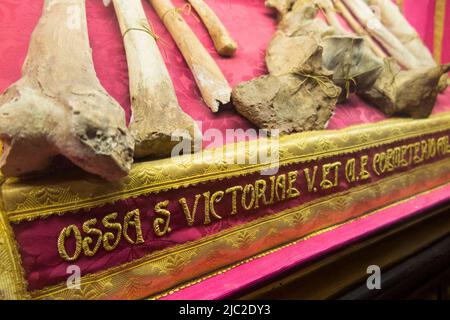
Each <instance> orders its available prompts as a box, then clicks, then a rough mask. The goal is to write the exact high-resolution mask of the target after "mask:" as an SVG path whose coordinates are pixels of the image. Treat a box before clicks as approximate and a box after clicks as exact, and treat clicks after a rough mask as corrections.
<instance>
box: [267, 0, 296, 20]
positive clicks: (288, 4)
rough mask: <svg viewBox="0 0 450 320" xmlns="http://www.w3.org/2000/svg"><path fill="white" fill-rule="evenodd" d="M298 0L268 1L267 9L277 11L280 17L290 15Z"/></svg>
mask: <svg viewBox="0 0 450 320" xmlns="http://www.w3.org/2000/svg"><path fill="white" fill-rule="evenodd" d="M295 1H296V0H266V2H265V5H266V7H267V8H272V9H275V10H276V11H277V13H278V15H279V16H280V17H283V16H284V15H285V14H286V13H288V12H289V11H290V10H291V8H292V6H293V5H294V3H295Z"/></svg>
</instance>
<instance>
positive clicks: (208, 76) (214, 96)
mask: <svg viewBox="0 0 450 320" xmlns="http://www.w3.org/2000/svg"><path fill="white" fill-rule="evenodd" d="M149 2H150V3H151V5H152V6H153V8H154V9H155V11H156V12H157V13H158V15H159V17H160V18H161V20H162V21H163V23H164V25H165V26H166V28H167V29H168V30H169V32H170V34H171V35H172V37H173V39H174V40H175V42H176V44H177V46H178V48H179V49H180V51H181V53H182V54H183V56H184V59H185V60H186V63H187V64H188V66H189V68H190V69H191V71H192V74H193V75H194V78H195V81H196V83H197V86H198V87H199V89H200V92H201V94H202V97H203V100H204V101H205V103H206V105H208V107H209V108H210V109H211V110H212V111H213V112H217V111H219V107H220V106H221V105H224V104H227V103H229V102H230V100H231V88H230V86H229V84H228V82H227V80H226V79H225V77H224V75H223V74H222V71H221V70H220V69H219V67H218V65H217V64H216V62H215V61H214V59H213V58H212V57H211V55H210V54H209V53H208V51H207V50H206V49H205V47H204V46H203V45H202V43H201V42H200V40H199V39H198V38H197V36H196V35H195V34H194V32H193V31H192V30H191V28H190V27H189V26H188V24H187V23H186V22H185V21H184V20H183V18H182V17H181V15H180V13H179V11H178V10H177V8H176V7H175V6H174V5H173V4H172V2H171V1H170V0H149Z"/></svg>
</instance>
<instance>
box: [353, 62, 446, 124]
mask: <svg viewBox="0 0 450 320" xmlns="http://www.w3.org/2000/svg"><path fill="white" fill-rule="evenodd" d="M449 70H450V64H448V65H444V66H435V67H422V68H417V69H414V70H401V68H400V66H399V65H398V64H397V63H396V62H395V61H393V60H392V59H385V67H384V69H383V72H382V74H381V75H380V77H379V78H378V79H377V81H376V82H375V84H374V85H373V87H372V88H371V89H369V90H368V91H366V92H360V93H359V94H360V95H361V96H362V97H363V98H364V99H365V100H366V101H368V102H369V103H371V104H373V105H375V106H376V107H378V108H379V109H380V110H381V111H383V112H384V113H385V114H387V115H389V116H391V115H402V116H410V117H412V118H426V117H428V116H429V115H430V114H431V112H432V110H433V107H434V105H435V103H436V97H437V95H438V82H439V79H440V78H441V76H442V75H443V74H444V73H447V72H448V71H449Z"/></svg>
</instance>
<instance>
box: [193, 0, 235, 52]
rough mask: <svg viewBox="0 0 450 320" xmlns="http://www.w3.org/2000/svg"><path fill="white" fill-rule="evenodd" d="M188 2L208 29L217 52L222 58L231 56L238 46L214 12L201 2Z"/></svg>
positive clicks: (197, 0)
mask: <svg viewBox="0 0 450 320" xmlns="http://www.w3.org/2000/svg"><path fill="white" fill-rule="evenodd" d="M188 2H189V3H190V4H191V5H192V7H193V8H194V9H195V11H196V12H197V14H198V15H199V16H200V18H201V19H202V21H203V23H204V24H205V26H206V28H207V29H208V32H209V34H210V35H211V38H212V40H213V42H214V47H215V48H216V50H217V52H218V53H219V54H220V55H221V56H224V57H231V56H233V55H234V54H235V52H236V50H237V48H238V45H237V43H236V41H235V40H234V39H233V38H232V37H231V35H230V33H229V32H228V30H227V28H226V27H225V26H224V25H223V23H222V21H220V19H219V17H218V16H217V15H216V14H215V12H214V11H213V10H212V9H211V8H210V7H209V6H208V5H207V4H206V2H205V1H203V0H188Z"/></svg>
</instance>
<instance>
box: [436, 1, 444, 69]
mask: <svg viewBox="0 0 450 320" xmlns="http://www.w3.org/2000/svg"><path fill="white" fill-rule="evenodd" d="M446 2H447V1H446V0H436V4H435V11H434V50H433V53H434V60H435V61H436V62H437V63H441V62H442V45H443V41H444V23H445V7H446Z"/></svg>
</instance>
